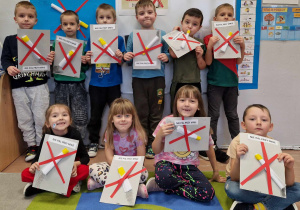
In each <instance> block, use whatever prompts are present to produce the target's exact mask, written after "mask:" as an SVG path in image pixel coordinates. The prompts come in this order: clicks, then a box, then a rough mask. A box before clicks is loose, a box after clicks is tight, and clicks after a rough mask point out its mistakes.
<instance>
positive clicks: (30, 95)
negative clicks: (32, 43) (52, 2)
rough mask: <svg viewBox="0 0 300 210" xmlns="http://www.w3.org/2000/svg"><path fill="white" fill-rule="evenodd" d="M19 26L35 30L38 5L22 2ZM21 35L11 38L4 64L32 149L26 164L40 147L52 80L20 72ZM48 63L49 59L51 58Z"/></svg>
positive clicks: (7, 40)
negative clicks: (18, 39)
mask: <svg viewBox="0 0 300 210" xmlns="http://www.w3.org/2000/svg"><path fill="white" fill-rule="evenodd" d="M14 20H15V22H16V23H17V24H18V25H19V28H20V29H33V27H34V25H35V24H36V23H37V13H36V9H35V7H34V5H33V4H32V3H30V2H28V1H20V2H19V3H17V4H16V7H15V17H14ZM16 37H17V35H11V36H7V37H6V38H5V40H4V43H3V50H2V56H1V64H2V67H3V69H4V70H5V71H6V72H7V73H8V75H9V76H10V82H11V88H12V97H13V100H14V105H15V108H16V114H17V120H18V126H19V128H20V129H21V131H22V133H23V140H24V141H25V142H26V143H27V145H28V149H27V153H26V155H25V161H30V160H32V159H33V158H34V157H35V155H36V151H37V146H39V145H40V141H41V138H42V127H43V125H44V123H45V116H44V113H45V111H46V109H47V108H48V106H49V89H48V85H47V81H48V76H47V74H46V72H22V73H21V71H20V70H19V69H18V44H17V38H16ZM47 60H48V58H47ZM48 62H49V63H50V61H49V60H48Z"/></svg>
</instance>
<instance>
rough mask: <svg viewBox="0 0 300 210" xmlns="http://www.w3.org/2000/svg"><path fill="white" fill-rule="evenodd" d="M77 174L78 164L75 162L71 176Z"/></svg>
mask: <svg viewBox="0 0 300 210" xmlns="http://www.w3.org/2000/svg"><path fill="white" fill-rule="evenodd" d="M76 176H77V164H76V163H75V162H74V164H73V169H72V173H71V177H76Z"/></svg>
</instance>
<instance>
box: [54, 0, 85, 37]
mask: <svg viewBox="0 0 300 210" xmlns="http://www.w3.org/2000/svg"><path fill="white" fill-rule="evenodd" d="M57 1H58V3H59V4H60V6H61V7H62V8H63V10H64V11H66V10H67V9H66V8H65V6H64V5H63V3H61V1H60V0H57ZM87 2H88V0H85V2H83V3H82V4H81V5H80V6H79V7H78V8H77V9H76V10H75V11H74V12H76V13H77V12H78V11H79V10H80V9H81V8H82V7H83V6H84V5H85V4H86V3H87ZM60 28H61V25H59V26H58V27H57V28H56V29H55V30H54V31H53V33H54V34H56V33H57V32H58V31H59V30H60ZM79 31H80V33H81V34H82V36H83V37H84V38H86V36H85V34H84V33H83V32H82V30H81V28H79Z"/></svg>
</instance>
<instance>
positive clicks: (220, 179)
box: [209, 171, 226, 183]
mask: <svg viewBox="0 0 300 210" xmlns="http://www.w3.org/2000/svg"><path fill="white" fill-rule="evenodd" d="M209 181H210V182H212V181H216V182H219V183H225V182H226V178H225V177H223V176H220V174H219V172H218V171H214V173H213V177H212V178H211V179H210V180H209Z"/></svg>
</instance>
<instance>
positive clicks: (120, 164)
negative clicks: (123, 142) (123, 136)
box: [100, 155, 146, 206]
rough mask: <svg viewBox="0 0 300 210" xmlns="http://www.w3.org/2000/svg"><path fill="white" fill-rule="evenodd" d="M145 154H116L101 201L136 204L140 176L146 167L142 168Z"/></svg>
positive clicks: (127, 204)
mask: <svg viewBox="0 0 300 210" xmlns="http://www.w3.org/2000/svg"><path fill="white" fill-rule="evenodd" d="M144 158H145V157H144V156H119V155H115V156H114V158H113V160H112V163H111V167H110V169H109V174H108V176H107V180H106V184H105V186H104V188H103V193H102V195H101V198H100V202H103V203H110V204H118V205H125V206H134V204H135V200H136V195H137V190H138V186H139V184H140V183H139V182H140V176H141V173H142V172H143V171H145V170H146V168H144V169H142V167H143V164H144Z"/></svg>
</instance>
